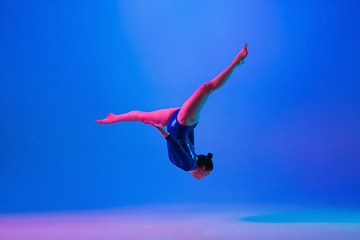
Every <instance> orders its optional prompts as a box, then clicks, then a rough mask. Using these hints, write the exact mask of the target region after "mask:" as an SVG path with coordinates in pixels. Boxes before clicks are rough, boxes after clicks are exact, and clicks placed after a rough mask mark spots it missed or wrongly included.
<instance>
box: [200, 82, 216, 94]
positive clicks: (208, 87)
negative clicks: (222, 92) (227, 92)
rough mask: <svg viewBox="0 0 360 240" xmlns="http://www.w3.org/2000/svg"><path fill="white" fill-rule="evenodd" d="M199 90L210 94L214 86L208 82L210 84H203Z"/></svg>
mask: <svg viewBox="0 0 360 240" xmlns="http://www.w3.org/2000/svg"><path fill="white" fill-rule="evenodd" d="M200 89H201V91H202V92H203V93H205V94H210V93H211V92H212V91H214V90H215V89H216V88H215V86H214V84H213V83H212V82H211V81H210V82H207V83H204V84H203V85H201V87H200Z"/></svg>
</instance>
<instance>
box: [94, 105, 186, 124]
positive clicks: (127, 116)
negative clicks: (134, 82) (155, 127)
mask: <svg viewBox="0 0 360 240" xmlns="http://www.w3.org/2000/svg"><path fill="white" fill-rule="evenodd" d="M177 109H179V108H168V109H160V110H156V111H152V112H142V111H131V112H128V113H124V114H119V115H115V114H112V113H109V115H108V116H107V118H105V119H102V120H96V121H95V122H97V123H101V124H111V123H116V122H140V120H146V121H151V122H156V123H160V124H162V125H163V126H166V125H167V124H168V121H169V118H170V117H171V115H172V114H173V113H174V112H175V111H176V110H177Z"/></svg>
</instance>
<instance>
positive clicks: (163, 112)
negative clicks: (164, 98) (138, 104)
mask: <svg viewBox="0 0 360 240" xmlns="http://www.w3.org/2000/svg"><path fill="white" fill-rule="evenodd" d="M178 109H179V108H167V109H160V110H156V111H152V112H142V113H141V116H140V118H141V119H145V120H148V121H153V122H156V123H160V124H162V125H163V126H167V124H168V121H169V118H170V117H171V115H172V114H173V113H174V112H175V111H176V110H178Z"/></svg>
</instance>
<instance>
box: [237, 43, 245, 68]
mask: <svg viewBox="0 0 360 240" xmlns="http://www.w3.org/2000/svg"><path fill="white" fill-rule="evenodd" d="M247 55H248V51H247V43H245V45H244V47H243V48H242V49H241V51H240V52H239V53H238V55H237V56H236V58H235V59H234V62H235V63H236V64H237V65H241V64H243V63H244V60H245V58H246V56H247Z"/></svg>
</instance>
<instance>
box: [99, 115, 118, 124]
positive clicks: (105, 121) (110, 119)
mask: <svg viewBox="0 0 360 240" xmlns="http://www.w3.org/2000/svg"><path fill="white" fill-rule="evenodd" d="M95 122H97V123H101V124H110V123H114V122H115V115H114V114H113V113H109V114H108V115H107V117H106V118H105V119H102V120H96V121H95Z"/></svg>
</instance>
